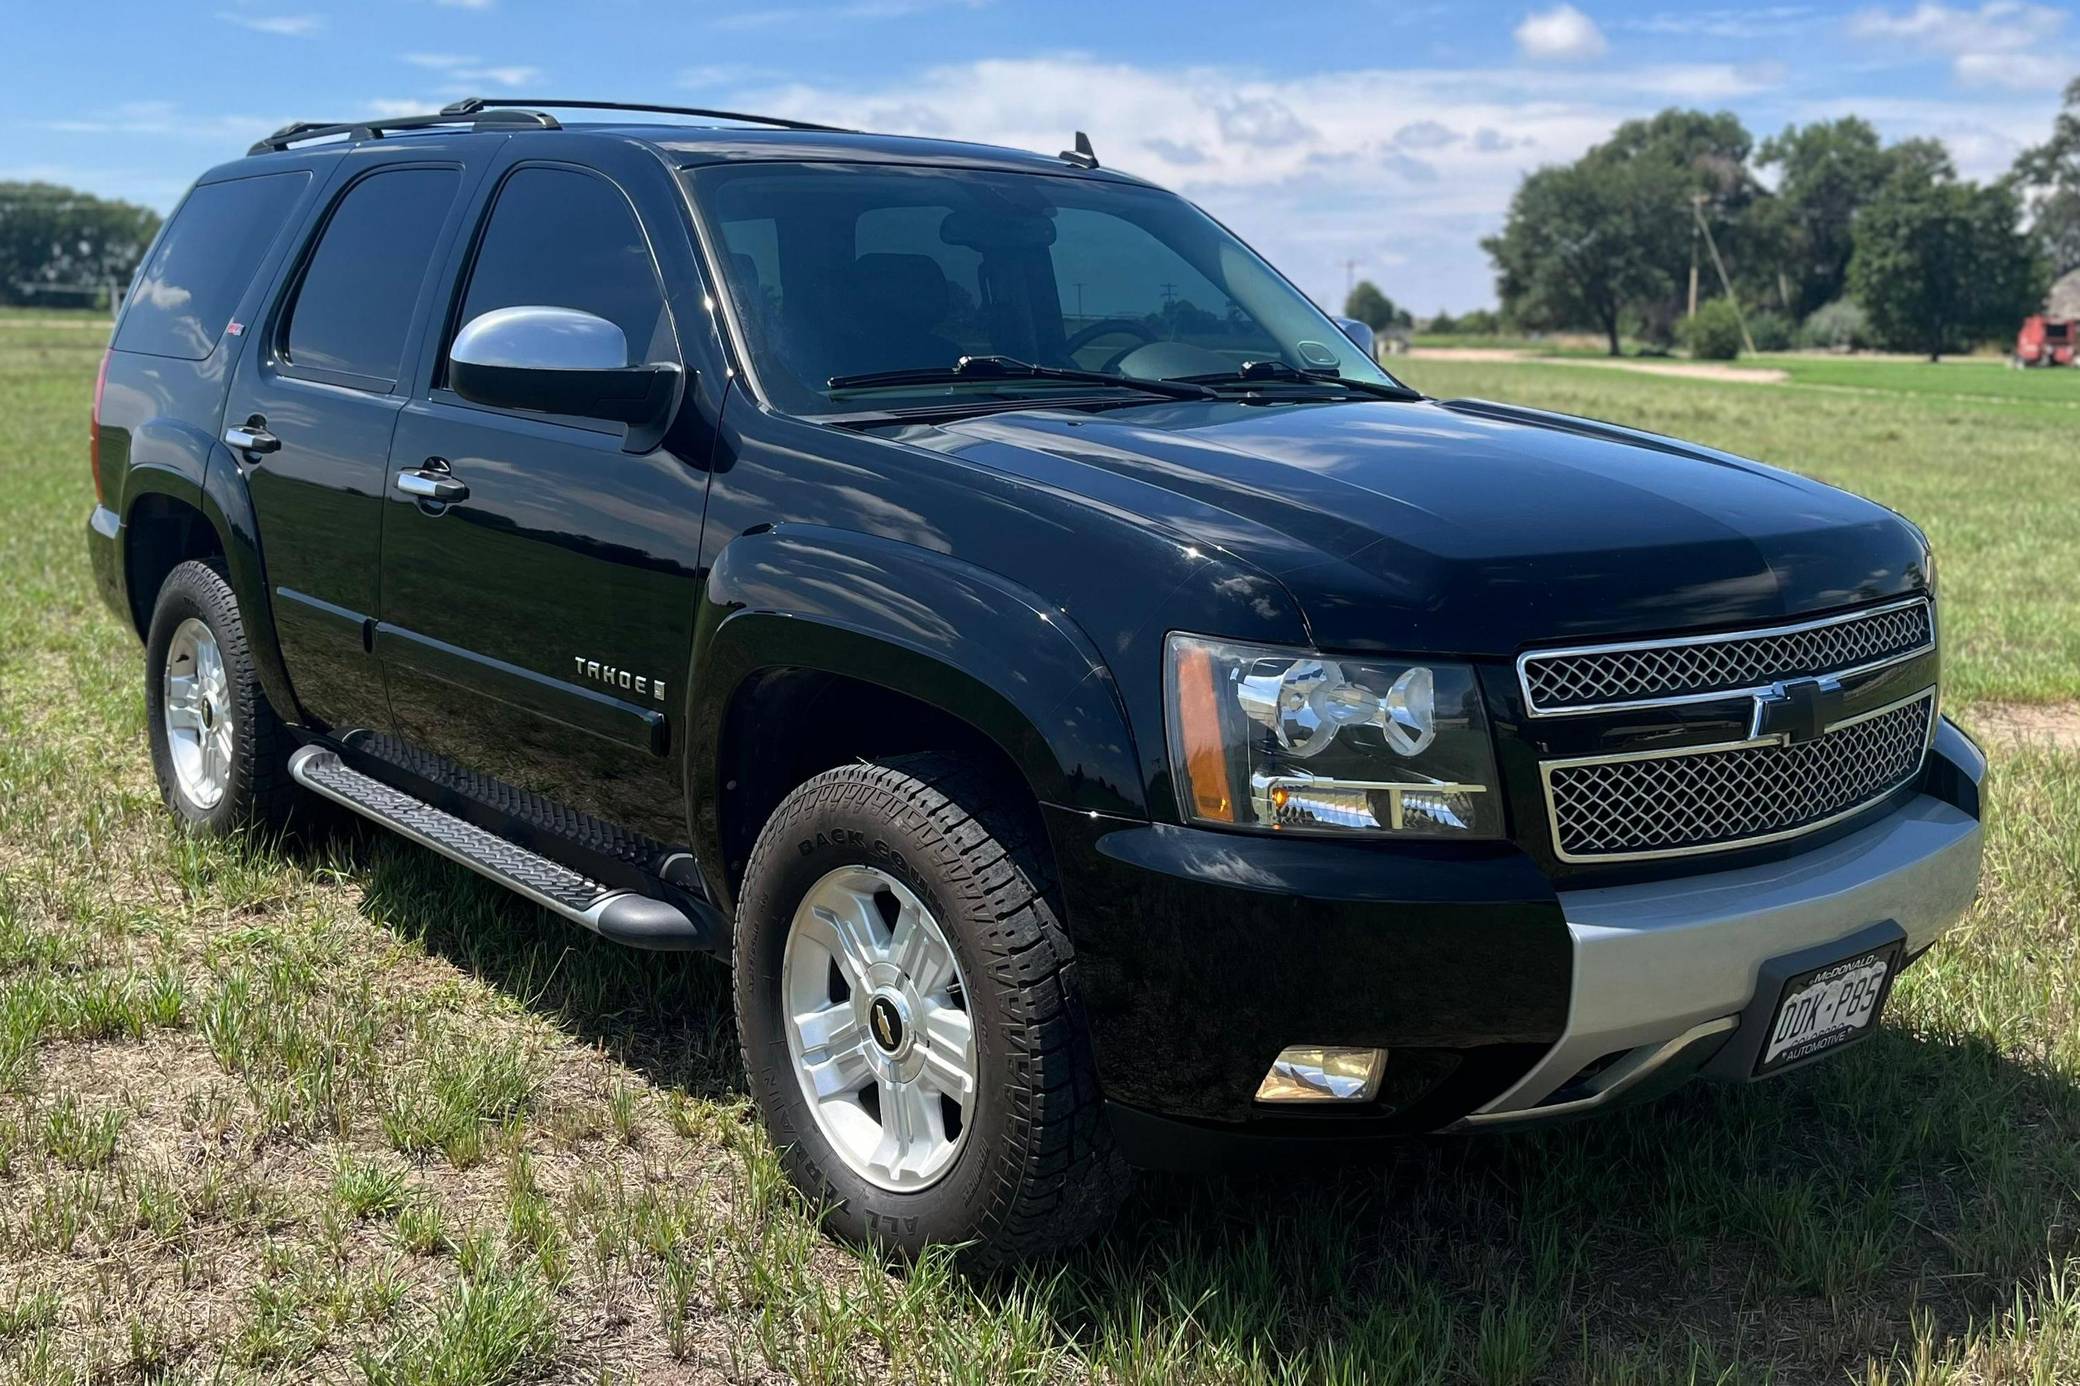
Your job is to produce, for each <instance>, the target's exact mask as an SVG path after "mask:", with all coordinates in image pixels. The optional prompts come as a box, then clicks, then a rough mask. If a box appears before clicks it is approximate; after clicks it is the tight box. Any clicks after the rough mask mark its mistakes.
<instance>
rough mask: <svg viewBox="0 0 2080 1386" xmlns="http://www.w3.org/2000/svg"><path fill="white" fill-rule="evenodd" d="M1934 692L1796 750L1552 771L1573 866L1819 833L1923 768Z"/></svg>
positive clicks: (1556, 766)
mask: <svg viewBox="0 0 2080 1386" xmlns="http://www.w3.org/2000/svg"><path fill="white" fill-rule="evenodd" d="M1935 704H1936V698H1935V690H1934V689H1930V690H1928V691H1927V692H1926V693H1923V694H1921V695H1920V696H1918V697H1916V698H1914V699H1912V700H1911V701H1909V702H1906V703H1901V704H1899V705H1897V706H1895V707H1892V708H1888V709H1886V710H1884V711H1881V712H1878V713H1875V714H1871V715H1867V716H1864V717H1861V718H1858V719H1857V720H1855V721H1853V722H1848V723H1844V724H1842V725H1840V726H1837V727H1835V728H1833V729H1832V730H1830V731H1828V732H1827V733H1825V734H1824V735H1822V736H1820V737H1818V738H1817V739H1815V740H1812V741H1807V742H1802V743H1799V744H1796V745H1783V744H1779V743H1776V742H1767V743H1760V742H1742V743H1738V744H1735V745H1730V746H1720V747H1706V748H1701V749H1697V750H1688V751H1677V752H1648V753H1644V754H1639V755H1634V756H1629V757H1617V758H1610V759H1600V760H1590V761H1556V762H1553V763H1551V764H1548V765H1546V766H1545V767H1543V768H1544V773H1545V781H1546V798H1547V801H1548V803H1549V804H1550V806H1551V810H1552V820H1553V845H1554V848H1555V850H1556V851H1558V853H1559V855H1560V856H1561V858H1562V859H1564V860H1567V861H1607V860H1631V859H1638V858H1642V857H1658V856H1675V855H1678V854H1682V853H1686V852H1699V851H1718V850H1723V849H1726V848H1730V847H1737V846H1742V845H1747V844H1752V843H1756V842H1767V841H1771V840H1774V839H1776V838H1782V837H1791V836H1794V835H1795V834H1798V833H1801V832H1809V831H1811V830H1813V829H1815V828H1818V827H1820V826H1822V825H1824V824H1826V823H1829V822H1832V821H1833V820H1835V819H1837V818H1840V817H1843V816H1844V815H1846V814H1849V813H1853V812H1854V811H1855V810H1856V809H1858V808H1860V807H1862V806H1863V805H1865V804H1868V803H1870V802H1872V801H1873V800H1876V799H1879V798H1882V797H1883V796H1885V795H1886V794H1888V793H1890V792H1891V791H1893V790H1895V789H1897V788H1899V786H1901V785H1902V784H1905V783H1906V782H1907V781H1908V780H1909V779H1910V778H1912V777H1913V775H1914V774H1915V772H1916V771H1917V770H1919V769H1920V766H1921V757H1922V754H1923V753H1924V752H1925V751H1926V749H1927V747H1928V733H1929V719H1930V717H1931V716H1932V715H1933V714H1934V711H1935Z"/></svg>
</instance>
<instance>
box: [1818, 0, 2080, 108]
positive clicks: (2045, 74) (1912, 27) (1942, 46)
mask: <svg viewBox="0 0 2080 1386" xmlns="http://www.w3.org/2000/svg"><path fill="white" fill-rule="evenodd" d="M2070 17H2071V16H2070V14H2069V13H2068V12H2067V11H2066V10H2064V9H2060V8H2056V7H2053V6H2050V5H2040V4H2036V3H2033V0H1984V3H1982V4H1981V5H1980V6H1979V7H1978V8H1977V9H1966V8H1962V7H1957V6H1951V5H1945V4H1940V3H1936V0H1921V3H1920V4H1917V5H1915V6H1914V7H1913V8H1912V9H1908V10H1901V11H1898V12H1894V11H1892V10H1889V9H1868V10H1863V11H1861V12H1860V13H1858V14H1856V15H1855V16H1854V17H1853V18H1851V19H1850V21H1849V32H1850V34H1851V35H1852V36H1854V37H1856V38H1859V39H1863V40H1865V41H1867V42H1870V43H1873V44H1876V45H1878V46H1880V47H1885V48H1891V49H1896V50H1903V51H1905V52H1908V53H1912V54H1916V55H1920V56H1928V57H1940V58H1948V59H1949V60H1950V71H1951V74H1952V75H1953V76H1954V77H1955V78H1956V79H1957V80H1958V82H1960V83H1962V84H1964V85H1966V86H1975V87H1989V86H1990V87H2007V88H2010V89H2013V90H2017V91H2032V90H2050V89H2053V88H2056V87H2060V86H2063V85H2064V84H2065V82H2066V80H2067V79H2068V78H2070V77H2072V76H2073V75H2075V74H2076V73H2080V48H2075V47H2073V46H2071V30H2070V29H2069V27H2068V22H2069V20H2070Z"/></svg>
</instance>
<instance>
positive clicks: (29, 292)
mask: <svg viewBox="0 0 2080 1386" xmlns="http://www.w3.org/2000/svg"><path fill="white" fill-rule="evenodd" d="M158 230H159V216H158V214H157V213H156V212H153V211H151V210H150V209H149V208H145V207H137V206H133V205H131V204H130V203H127V202H111V201H107V200H105V199H102V198H98V197H91V196H89V195H88V194H86V193H83V192H76V191H74V190H73V189H71V188H65V187H60V186H58V185H57V184H55V183H0V302H10V303H24V302H31V301H34V300H35V299H36V298H37V297H38V296H39V294H46V293H49V292H50V291H52V290H55V289H74V290H77V289H98V288H100V287H102V286H103V285H105V284H108V283H110V282H112V281H113V282H118V283H120V282H124V281H127V280H128V279H129V278H130V275H131V273H132V271H134V270H135V269H136V268H137V261H138V259H139V257H141V256H142V255H143V254H144V251H145V247H146V246H148V245H150V244H151V240H152V237H153V236H154V235H156V234H157V233H158Z"/></svg>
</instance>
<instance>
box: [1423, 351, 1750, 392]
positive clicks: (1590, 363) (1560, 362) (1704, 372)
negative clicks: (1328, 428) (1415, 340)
mask: <svg viewBox="0 0 2080 1386" xmlns="http://www.w3.org/2000/svg"><path fill="white" fill-rule="evenodd" d="M1408 355H1409V359H1410V360H1414V361H1504V362H1509V363H1512V364H1517V365H1526V364H1528V365H1535V366H1587V367H1589V368H1590V369H1592V370H1606V371H1632V372H1634V373H1635V374H1638V375H1670V376H1676V377H1679V378H1682V379H1686V380H1717V381H1724V382H1728V383H1731V384H1737V385H1781V384H1783V383H1784V382H1785V381H1787V380H1789V379H1790V378H1791V377H1790V376H1789V375H1788V374H1786V373H1785V372H1783V371H1780V370H1777V369H1775V368H1773V367H1766V366H1727V365H1721V364H1719V363H1717V362H1711V361H1696V362H1691V361H1635V360H1630V359H1627V358H1625V357H1616V358H1610V357H1592V356H1540V355H1538V354H1536V353H1535V352H1529V351H1519V350H1516V349H1515V348H1512V347H1416V348H1415V349H1414V350H1412V351H1410V352H1409V353H1408Z"/></svg>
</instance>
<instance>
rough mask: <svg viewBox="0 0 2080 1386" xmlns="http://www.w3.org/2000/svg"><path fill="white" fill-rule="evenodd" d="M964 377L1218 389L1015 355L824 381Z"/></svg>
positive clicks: (853, 385)
mask: <svg viewBox="0 0 2080 1386" xmlns="http://www.w3.org/2000/svg"><path fill="white" fill-rule="evenodd" d="M963 380H1067V381H1073V382H1075V383H1077V384H1080V385H1110V386H1113V387H1115V388H1117V389H1123V390H1140V391H1142V392H1143V393H1144V394H1151V395H1162V396H1164V397H1165V398H1166V399H1213V398H1215V397H1216V395H1217V392H1216V391H1214V390H1212V389H1210V388H1208V387H1207V386H1205V385H1201V384H1197V383H1195V382H1192V381H1186V380H1142V379H1138V378H1136V377H1134V376H1129V375H1107V374H1106V373H1105V372H1103V371H1078V370H1070V369H1068V368H1067V367H1065V366H1037V365H1034V364H1033V363H1032V362H1031V361H1021V360H1019V359H1018V358H1017V357H1015V356H963V357H962V358H961V359H960V360H958V361H956V362H954V363H953V364H952V365H950V366H912V367H907V368H905V369H903V370H898V371H868V372H866V373H865V374H862V375H834V376H832V377H831V378H830V379H829V380H827V381H825V382H824V383H825V385H826V387H827V388H829V390H830V391H831V393H833V394H836V393H838V392H839V391H841V390H873V389H878V388H880V387H882V386H900V385H946V384H952V383H954V382H957V381H963Z"/></svg>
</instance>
